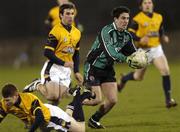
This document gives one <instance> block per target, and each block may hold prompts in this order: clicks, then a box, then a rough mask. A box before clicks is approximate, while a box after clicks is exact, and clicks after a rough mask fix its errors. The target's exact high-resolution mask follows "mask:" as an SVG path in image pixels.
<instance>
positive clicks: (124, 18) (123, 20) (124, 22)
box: [114, 13, 129, 31]
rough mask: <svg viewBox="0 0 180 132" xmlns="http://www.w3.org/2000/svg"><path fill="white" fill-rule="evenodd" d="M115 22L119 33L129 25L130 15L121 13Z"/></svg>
mask: <svg viewBox="0 0 180 132" xmlns="http://www.w3.org/2000/svg"><path fill="white" fill-rule="evenodd" d="M114 21H115V24H116V26H117V29H118V30H119V31H121V30H125V29H126V28H127V26H128V23H129V13H121V14H120V16H119V17H118V18H114Z"/></svg>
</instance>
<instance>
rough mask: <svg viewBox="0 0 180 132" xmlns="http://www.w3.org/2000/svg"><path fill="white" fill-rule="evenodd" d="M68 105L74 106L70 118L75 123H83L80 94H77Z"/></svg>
mask: <svg viewBox="0 0 180 132" xmlns="http://www.w3.org/2000/svg"><path fill="white" fill-rule="evenodd" d="M69 105H71V106H74V110H73V114H72V117H74V119H75V120H76V121H79V122H84V121H85V118H84V112H83V109H82V102H81V97H80V93H78V94H77V95H76V96H75V97H74V99H73V101H72V102H71V103H70V104H69Z"/></svg>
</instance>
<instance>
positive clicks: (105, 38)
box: [100, 28, 127, 62]
mask: <svg viewBox="0 0 180 132" xmlns="http://www.w3.org/2000/svg"><path fill="white" fill-rule="evenodd" d="M100 38H101V40H100V41H102V43H103V48H104V51H105V52H106V54H107V55H108V56H109V57H111V58H112V59H113V60H114V61H118V62H124V61H125V60H126V58H127V57H126V56H125V55H123V54H122V53H120V52H118V51H117V50H116V48H117V47H116V46H115V44H113V42H112V41H111V36H110V34H109V31H108V30H107V29H106V28H103V29H102V31H101V33H100Z"/></svg>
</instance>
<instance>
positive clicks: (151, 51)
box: [143, 45, 164, 63]
mask: <svg viewBox="0 0 180 132" xmlns="http://www.w3.org/2000/svg"><path fill="white" fill-rule="evenodd" d="M143 50H145V51H148V52H147V56H148V61H149V62H150V63H151V62H152V61H153V60H154V59H155V58H158V57H160V56H163V55H164V52H163V49H162V46H161V45H159V46H157V47H152V48H143Z"/></svg>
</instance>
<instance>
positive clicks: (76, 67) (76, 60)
mask: <svg viewBox="0 0 180 132" xmlns="http://www.w3.org/2000/svg"><path fill="white" fill-rule="evenodd" d="M73 62H74V73H77V72H79V63H80V57H79V51H78V50H75V53H74V55H73Z"/></svg>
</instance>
